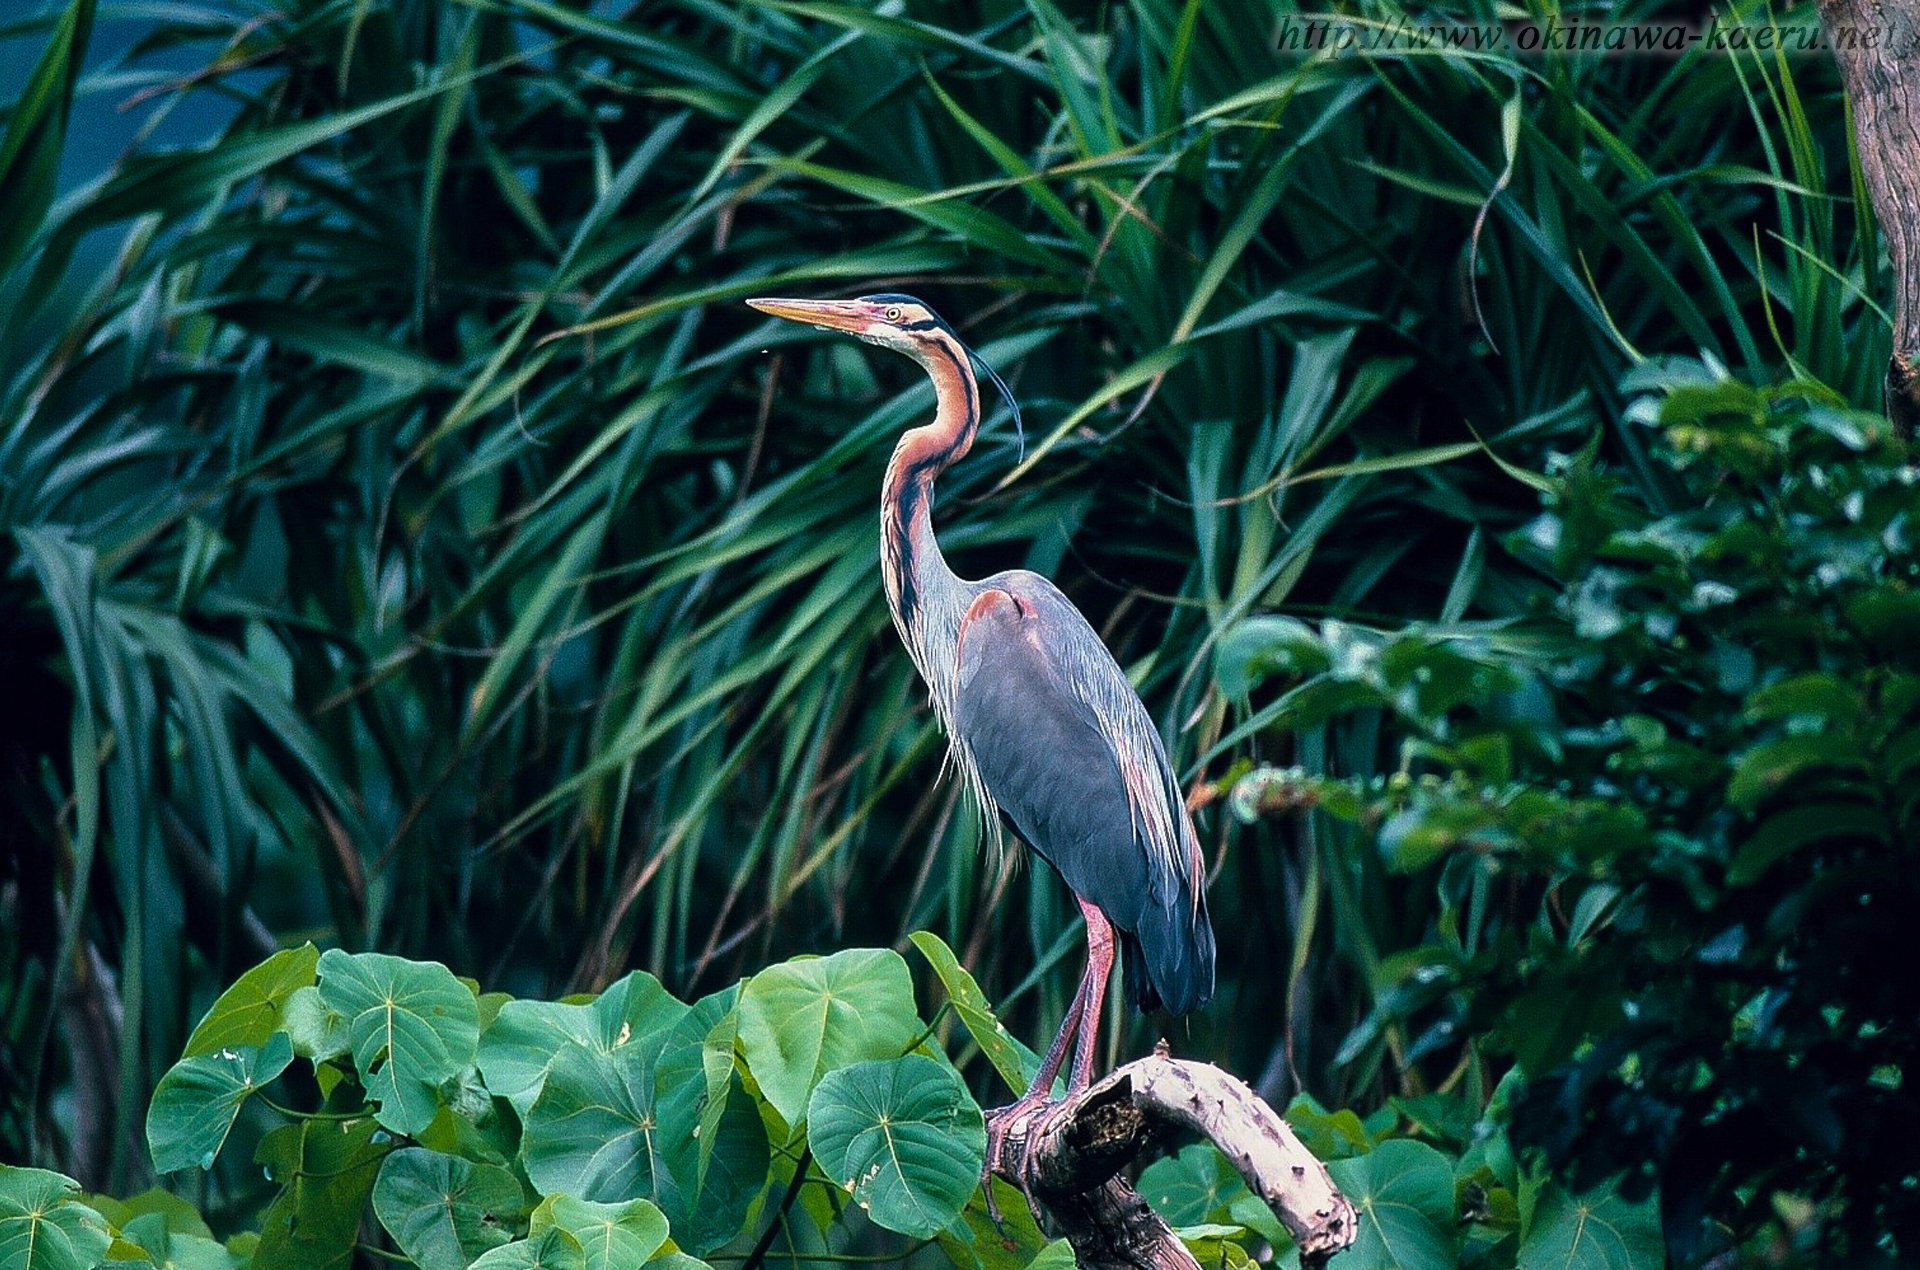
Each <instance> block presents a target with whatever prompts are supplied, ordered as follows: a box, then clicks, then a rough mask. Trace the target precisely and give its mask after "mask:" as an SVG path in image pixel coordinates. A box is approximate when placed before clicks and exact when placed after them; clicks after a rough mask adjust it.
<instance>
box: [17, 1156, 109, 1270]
mask: <svg viewBox="0 0 1920 1270" xmlns="http://www.w3.org/2000/svg"><path fill="white" fill-rule="evenodd" d="M79 1195H80V1184H79V1183H78V1182H75V1181H74V1180H73V1179H72V1178H70V1177H66V1176H63V1175H62V1174H59V1173H50V1172H48V1171H47V1170H45V1169H17V1168H13V1167H11V1166H8V1165H4V1164H0V1266H8V1267H12V1268H14V1270H93V1267H94V1266H96V1265H98V1264H99V1263H100V1260H101V1258H103V1257H105V1256H106V1255H107V1246H108V1245H109V1244H110V1243H112V1242H113V1237H112V1236H111V1235H110V1234H109V1233H108V1232H107V1223H106V1222H105V1221H104V1220H102V1219H101V1217H100V1214H99V1213H96V1212H94V1211H93V1209H91V1208H89V1207H87V1206H86V1205H85V1204H83V1203H81V1202H80V1200H79Z"/></svg>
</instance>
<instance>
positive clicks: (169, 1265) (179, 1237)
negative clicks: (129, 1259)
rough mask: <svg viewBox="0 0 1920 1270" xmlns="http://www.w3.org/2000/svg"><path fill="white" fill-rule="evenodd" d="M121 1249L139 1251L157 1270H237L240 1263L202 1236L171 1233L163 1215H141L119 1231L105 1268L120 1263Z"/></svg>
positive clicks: (223, 1247)
mask: <svg viewBox="0 0 1920 1270" xmlns="http://www.w3.org/2000/svg"><path fill="white" fill-rule="evenodd" d="M123 1245H126V1246H131V1247H134V1248H138V1249H140V1250H141V1251H142V1252H144V1253H146V1254H147V1259H148V1260H149V1261H151V1262H152V1263H153V1264H154V1265H155V1266H157V1267H159V1270H239V1267H240V1266H241V1265H243V1264H244V1262H243V1261H242V1259H241V1258H240V1257H239V1256H238V1255H237V1254H235V1253H234V1252H233V1251H231V1250H230V1249H228V1248H227V1246H226V1245H225V1244H222V1243H219V1242H218V1241H216V1240H214V1239H211V1238H209V1237H207V1236H205V1235H196V1234H191V1233H188V1232H186V1231H181V1230H175V1229H173V1228H172V1227H171V1226H169V1225H168V1222H167V1218H166V1216H165V1214H162V1213H143V1214H141V1215H140V1216H138V1217H135V1218H133V1219H132V1220H130V1221H128V1222H127V1223H126V1224H125V1225H123V1226H121V1227H120V1233H119V1236H118V1238H117V1239H116V1241H115V1251H110V1252H109V1253H108V1254H107V1256H108V1264H109V1265H112V1264H114V1263H115V1262H117V1261H119V1260H120V1253H119V1250H120V1249H121V1248H122V1246H123Z"/></svg>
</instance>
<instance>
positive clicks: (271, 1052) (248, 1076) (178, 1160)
mask: <svg viewBox="0 0 1920 1270" xmlns="http://www.w3.org/2000/svg"><path fill="white" fill-rule="evenodd" d="M292 1061H293V1044H292V1042H290V1041H289V1040H288V1039H287V1034H286V1033H285V1032H275V1033H273V1034H272V1035H271V1036H269V1037H268V1038H267V1042H266V1044H265V1045H262V1046H253V1045H237V1046H232V1047H229V1048H225V1049H220V1050H217V1051H215V1052H214V1053H211V1054H202V1055H199V1056H197V1057H194V1058H183V1059H181V1060H180V1061H179V1062H177V1063H175V1064H174V1065H173V1066H172V1067H171V1068H170V1069H169V1070H168V1071H167V1074H166V1075H165V1076H162V1077H161V1078H160V1083H159V1085H158V1086H156V1087H155V1088H154V1091H153V1101H152V1103H150V1104H149V1105H148V1107H147V1147H148V1149H149V1150H150V1151H152V1152H153V1167H154V1168H156V1169H158V1170H159V1171H160V1172H162V1173H171V1172H173V1171H174V1170H176V1169H184V1168H190V1167H194V1166H198V1167H200V1168H203V1169H204V1168H211V1167H212V1165H213V1157H214V1156H216V1155H218V1154H220V1148H221V1146H222V1145H224V1144H225V1142H226V1140H227V1134H228V1133H230V1132H231V1131H232V1130H233V1122H234V1121H235V1120H236V1119H238V1118H239V1115H240V1108H241V1106H242V1105H243V1104H244V1103H245V1102H246V1101H247V1099H249V1098H251V1097H253V1095H254V1094H255V1092H257V1091H258V1090H259V1089H260V1088H261V1087H262V1086H264V1085H266V1084H267V1083H268V1082H269V1081H271V1080H273V1078H274V1077H276V1076H278V1075H279V1074H280V1073H281V1072H283V1071H285V1070H286V1068H287V1064H288V1063H291V1062H292Z"/></svg>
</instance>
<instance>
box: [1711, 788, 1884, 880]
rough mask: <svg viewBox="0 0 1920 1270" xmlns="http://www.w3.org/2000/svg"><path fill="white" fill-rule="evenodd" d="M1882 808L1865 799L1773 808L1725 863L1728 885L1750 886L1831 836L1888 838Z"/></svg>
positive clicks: (1880, 840)
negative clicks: (1786, 860)
mask: <svg viewBox="0 0 1920 1270" xmlns="http://www.w3.org/2000/svg"><path fill="white" fill-rule="evenodd" d="M1890 828H1891V826H1890V824H1889V823H1888V818H1887V815H1886V813H1885V812H1883V811H1881V810H1880V809H1879V808H1877V807H1874V806H1871V805H1869V804H1867V803H1853V802H1817V803H1803V804H1800V805H1798V806H1794V807H1787V808H1785V809H1784V810H1781V811H1778V812H1775V813H1774V814H1773V815H1771V816H1768V817H1767V818H1766V819H1764V820H1762V821H1761V822H1760V823H1759V825H1758V826H1756V827H1755V828H1754V831H1753V834H1752V836H1751V837H1749V838H1748V839H1747V840H1746V841H1745V842H1743V843H1741V844H1740V847H1739V849H1738V850H1737V851H1735V852H1734V854H1733V861H1732V863H1730V864H1729V865H1728V866H1727V885H1729V886H1751V885H1753V884H1754V883H1755V882H1757V881H1759V880H1760V878H1761V877H1762V875H1764V874H1765V873H1766V871H1767V870H1768V869H1770V868H1772V867H1773V866H1774V865H1775V864H1778V863H1779V862H1780V861H1781V860H1783V859H1785V858H1786V857H1787V856H1789V855H1791V854H1793V853H1794V852H1796V851H1798V850H1799V849H1800V848H1802V847H1805V846H1810V845H1811V844H1813V843H1816V842H1825V841H1828V840H1830V839H1834V838H1856V839H1862V838H1863V839H1866V840H1867V841H1869V842H1885V841H1888V831H1889V829H1890Z"/></svg>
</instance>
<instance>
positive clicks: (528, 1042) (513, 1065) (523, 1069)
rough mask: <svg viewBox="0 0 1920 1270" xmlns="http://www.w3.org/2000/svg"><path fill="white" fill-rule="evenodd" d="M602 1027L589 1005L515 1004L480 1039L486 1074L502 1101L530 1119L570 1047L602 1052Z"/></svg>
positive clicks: (504, 1009)
mask: <svg viewBox="0 0 1920 1270" xmlns="http://www.w3.org/2000/svg"><path fill="white" fill-rule="evenodd" d="M599 1034H600V1029H599V1026H598V1023H597V1020H596V1019H595V1018H594V1015H593V1011H592V1010H590V1009H589V1008H588V1007H586V1006H584V1005H567V1004H563V1003H561V1002H558V1001H509V1002H507V1003H506V1004H505V1005H503V1006H501V1007H500V1013H499V1014H497V1015H495V1016H494V1019H493V1022H492V1023H491V1024H490V1025H488V1027H487V1030H486V1032H485V1034H484V1035H482V1036H481V1038H480V1049H479V1063H480V1075H481V1077H482V1079H484V1080H485V1081H486V1082H487V1089H488V1090H489V1091H490V1092H491V1093H492V1094H493V1095H494V1096H495V1097H496V1098H505V1099H506V1100H507V1101H508V1102H510V1103H512V1104H513V1109H514V1110H515V1111H517V1112H519V1113H520V1115H521V1116H523V1117H524V1116H525V1115H526V1114H527V1112H528V1110H529V1109H530V1108H532V1106H533V1103H534V1099H536V1098H538V1097H539V1096H540V1088H541V1086H542V1084H543V1083H544V1082H545V1081H546V1078H547V1071H548V1069H550V1068H551V1067H552V1066H553V1063H554V1060H555V1059H556V1058H558V1057H559V1056H560V1053H561V1051H562V1050H563V1049H564V1048H565V1047H566V1046H567V1045H568V1044H575V1045H580V1046H583V1047H591V1048H599V1047H600V1046H599V1041H598V1038H599Z"/></svg>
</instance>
